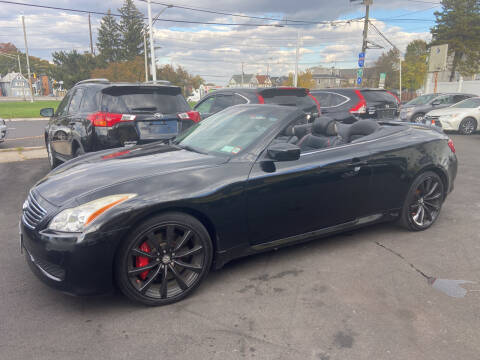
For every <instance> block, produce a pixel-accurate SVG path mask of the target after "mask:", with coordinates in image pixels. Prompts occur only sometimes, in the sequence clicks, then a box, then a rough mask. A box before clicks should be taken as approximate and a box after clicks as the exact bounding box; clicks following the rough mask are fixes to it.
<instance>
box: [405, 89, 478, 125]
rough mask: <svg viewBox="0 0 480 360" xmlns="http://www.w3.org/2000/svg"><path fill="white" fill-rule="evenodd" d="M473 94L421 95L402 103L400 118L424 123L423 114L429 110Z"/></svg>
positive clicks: (449, 104) (451, 103)
mask: <svg viewBox="0 0 480 360" xmlns="http://www.w3.org/2000/svg"><path fill="white" fill-rule="evenodd" d="M474 96H476V95H471V94H461V93H452V94H445V93H443V94H438V93H437V94H426V95H422V96H419V97H416V98H415V99H413V100H410V101H409V102H407V103H406V104H404V105H402V110H401V111H400V120H402V121H409V122H415V123H424V122H425V114H426V113H428V112H429V111H431V110H436V109H441V108H445V107H448V106H451V105H453V104H456V103H458V102H460V101H463V100H465V99H469V98H471V97H474Z"/></svg>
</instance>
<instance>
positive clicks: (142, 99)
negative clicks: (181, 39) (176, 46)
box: [40, 79, 200, 168]
mask: <svg viewBox="0 0 480 360" xmlns="http://www.w3.org/2000/svg"><path fill="white" fill-rule="evenodd" d="M40 114H41V115H42V116H48V117H50V121H49V123H48V125H47V127H46V128H45V143H46V146H47V151H48V158H49V161H50V165H51V167H52V168H53V167H55V166H57V165H58V163H59V162H60V161H66V160H69V159H71V158H74V157H76V156H78V155H80V154H83V153H85V152H90V151H97V150H103V149H108V148H114V147H120V146H125V145H129V144H135V143H144V142H149V141H155V140H161V139H169V138H173V137H175V136H176V135H177V134H178V133H179V132H180V131H182V130H184V129H186V128H188V127H189V126H191V125H192V124H194V123H196V122H198V121H200V116H199V114H198V113H197V112H195V111H192V110H191V108H190V106H189V105H188V103H187V102H186V101H185V98H184V97H183V95H182V93H181V89H180V88H179V87H178V86H172V85H170V84H169V83H168V82H156V83H112V82H110V81H108V80H107V79H90V80H84V81H81V82H79V83H77V84H76V85H75V86H74V87H73V88H72V89H71V90H69V91H68V93H67V94H66V95H65V97H64V98H63V100H62V102H61V103H60V104H59V105H58V108H57V110H56V112H54V110H53V109H52V108H46V109H42V110H41V111H40Z"/></svg>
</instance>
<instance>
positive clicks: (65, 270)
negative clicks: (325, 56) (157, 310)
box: [20, 105, 457, 305]
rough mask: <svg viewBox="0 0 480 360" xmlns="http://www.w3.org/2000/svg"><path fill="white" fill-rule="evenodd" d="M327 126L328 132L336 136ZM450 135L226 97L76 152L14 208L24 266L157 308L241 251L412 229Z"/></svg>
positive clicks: (430, 214) (443, 168)
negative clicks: (157, 136)
mask: <svg viewBox="0 0 480 360" xmlns="http://www.w3.org/2000/svg"><path fill="white" fill-rule="evenodd" d="M337 128H338V131H337ZM456 171H457V158H456V156H455V148H454V147H453V143H452V142H451V140H450V139H449V138H448V137H447V136H446V135H444V134H443V133H441V132H438V131H436V130H435V128H429V127H426V126H422V125H413V124H411V125H407V124H399V123H378V122H375V121H371V120H359V121H357V122H355V123H354V124H352V125H345V124H343V125H342V126H341V127H338V126H337V124H336V123H335V121H334V120H332V119H330V118H328V117H320V118H318V119H316V120H315V122H314V123H313V124H311V123H308V121H307V116H306V114H305V113H304V112H302V111H300V110H298V109H296V108H293V107H285V106H278V105H238V106H234V107H230V108H228V109H225V110H223V111H221V112H219V113H217V114H215V115H212V116H211V117H209V118H208V119H206V120H204V121H202V122H200V123H197V124H195V125H194V126H192V127H191V128H190V129H188V130H187V131H186V132H185V133H183V134H182V135H180V136H179V137H178V138H177V139H176V141H174V142H173V143H171V144H163V143H158V142H157V143H151V144H146V145H138V146H135V147H131V148H119V149H116V150H113V151H112V150H109V151H103V152H99V153H92V154H88V155H84V156H81V157H79V158H77V159H74V160H71V161H69V162H67V163H65V164H63V165H62V166H60V167H58V168H57V169H56V170H54V171H52V172H50V173H49V174H48V175H47V176H46V177H45V178H43V179H41V180H40V181H39V182H38V183H37V184H36V185H35V186H34V187H33V188H32V189H31V190H30V193H29V196H28V198H27V200H26V201H25V203H24V205H23V213H22V220H21V223H20V228H21V234H22V235H21V241H22V248H24V249H25V250H26V254H27V256H26V258H27V262H28V264H29V265H30V267H31V269H32V270H33V272H34V273H35V274H37V275H38V276H39V277H40V278H41V279H42V280H43V281H44V282H46V283H47V284H49V285H51V286H53V287H55V288H57V289H60V290H62V291H65V292H69V293H74V294H79V295H80V294H94V293H101V292H106V291H109V290H111V289H112V287H113V283H114V282H116V283H117V284H118V286H119V288H120V289H121V290H122V292H123V293H124V294H125V295H127V296H128V297H129V298H131V299H133V300H135V301H138V302H141V303H144V304H147V305H163V304H168V303H171V302H175V301H178V300H180V299H182V298H184V297H185V296H187V295H189V294H190V293H191V292H192V291H193V290H194V289H195V288H196V287H197V286H198V285H199V284H200V283H201V281H202V280H203V279H204V278H205V276H206V275H207V273H208V272H209V270H210V269H211V268H212V267H213V268H216V269H218V268H220V267H222V266H223V265H224V264H225V263H227V262H228V261H230V260H232V259H234V258H237V257H241V256H246V255H249V254H252V253H256V252H261V251H265V250H268V249H272V248H278V247H282V246H286V245H291V244H295V243H299V242H303V241H307V240H311V239H314V238H318V237H320V236H324V235H328V234H333V233H337V232H341V231H345V230H351V229H354V228H358V227H361V226H365V225H369V224H373V223H377V222H381V221H388V220H397V219H398V220H399V221H400V222H401V223H402V224H403V225H404V226H405V227H406V228H408V229H410V230H424V229H427V228H428V227H430V226H431V225H432V224H433V223H434V222H435V221H436V219H437V217H438V214H439V213H440V209H441V206H442V204H443V202H444V200H445V198H446V196H447V194H448V193H449V192H450V191H451V190H452V189H453V182H454V179H455V176H456Z"/></svg>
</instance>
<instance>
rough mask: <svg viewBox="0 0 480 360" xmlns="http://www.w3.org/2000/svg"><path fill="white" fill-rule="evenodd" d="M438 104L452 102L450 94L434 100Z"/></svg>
mask: <svg viewBox="0 0 480 360" xmlns="http://www.w3.org/2000/svg"><path fill="white" fill-rule="evenodd" d="M434 101H435V102H436V103H438V104H439V105H444V104H450V103H451V102H452V96H448V95H446V96H441V97H439V98H437V99H435V100H434Z"/></svg>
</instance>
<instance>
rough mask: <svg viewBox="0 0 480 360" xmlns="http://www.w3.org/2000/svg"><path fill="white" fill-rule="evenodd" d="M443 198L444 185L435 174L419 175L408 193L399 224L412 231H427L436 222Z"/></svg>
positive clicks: (425, 173)
mask: <svg viewBox="0 0 480 360" xmlns="http://www.w3.org/2000/svg"><path fill="white" fill-rule="evenodd" d="M444 197H445V189H444V185H443V182H442V179H440V177H439V176H438V175H437V174H436V173H434V172H432V171H427V172H424V173H422V174H420V175H419V176H418V177H417V178H416V179H415V180H414V182H413V184H412V185H411V187H410V190H409V191H408V194H407V197H406V199H405V202H404V205H403V209H402V215H401V219H400V221H401V224H402V225H403V226H404V227H406V228H407V229H409V230H412V231H421V230H425V229H428V228H429V227H430V226H432V225H433V223H434V222H435V221H436V220H437V218H438V215H439V214H440V210H441V208H442V203H443V200H444Z"/></svg>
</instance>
